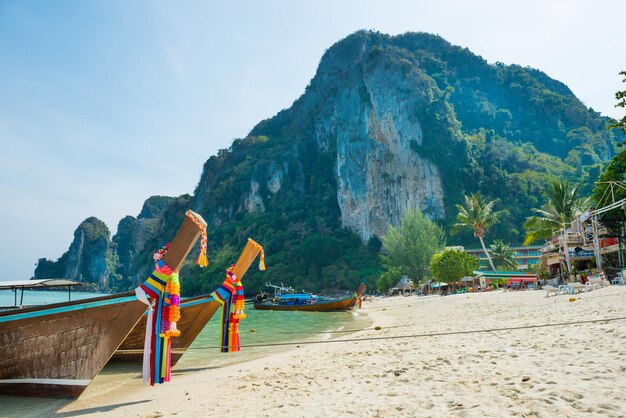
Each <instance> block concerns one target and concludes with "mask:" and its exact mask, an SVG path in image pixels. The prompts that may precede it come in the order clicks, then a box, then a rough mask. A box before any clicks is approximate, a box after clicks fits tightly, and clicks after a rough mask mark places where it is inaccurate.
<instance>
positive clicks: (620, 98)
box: [607, 71, 626, 134]
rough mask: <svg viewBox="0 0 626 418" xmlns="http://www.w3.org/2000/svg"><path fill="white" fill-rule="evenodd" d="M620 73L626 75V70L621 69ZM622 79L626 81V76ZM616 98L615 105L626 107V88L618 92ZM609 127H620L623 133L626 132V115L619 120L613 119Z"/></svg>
mask: <svg viewBox="0 0 626 418" xmlns="http://www.w3.org/2000/svg"><path fill="white" fill-rule="evenodd" d="M620 75H623V76H626V71H621V72H620ZM622 81H623V82H625V83H626V78H624V79H623V80H622ZM615 99H616V100H617V104H616V105H615V107H623V108H626V90H622V91H618V92H616V93H615ZM607 129H620V130H621V131H622V132H623V133H625V134H626V116H623V117H622V118H621V119H619V120H616V119H611V122H610V123H609V125H608V126H607Z"/></svg>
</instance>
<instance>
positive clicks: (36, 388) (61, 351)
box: [0, 292, 146, 398]
mask: <svg viewBox="0 0 626 418" xmlns="http://www.w3.org/2000/svg"><path fill="white" fill-rule="evenodd" d="M145 307H146V305H144V304H143V303H141V302H140V301H138V300H137V298H136V297H135V294H134V293H133V292H128V293H120V294H117V295H111V296H103V297H98V298H91V299H83V300H79V301H73V302H66V303H58V304H53V305H47V306H39V307H34V308H26V309H21V310H13V311H7V312H0V344H1V347H2V355H0V394H3V395H19V396H38V397H69V398H73V397H78V396H79V395H80V394H81V393H82V392H83V390H85V388H86V387H87V385H88V384H89V383H90V382H91V380H92V379H93V378H94V377H95V376H96V374H98V372H99V371H100V370H101V369H102V367H103V366H104V365H105V364H106V362H107V361H108V360H109V358H110V357H111V355H112V354H113V352H114V351H115V349H116V348H117V347H118V346H119V345H120V344H121V342H122V341H123V340H124V338H126V336H127V335H128V333H129V332H130V330H131V329H132V328H133V327H134V326H135V324H136V323H137V321H138V320H139V319H140V318H141V315H142V314H143V312H144V311H145Z"/></svg>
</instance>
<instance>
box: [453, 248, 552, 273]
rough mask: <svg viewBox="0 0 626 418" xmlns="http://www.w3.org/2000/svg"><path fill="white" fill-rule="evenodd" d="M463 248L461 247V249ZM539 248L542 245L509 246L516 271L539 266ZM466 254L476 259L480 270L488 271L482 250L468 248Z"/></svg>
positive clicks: (487, 263)
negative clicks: (513, 257)
mask: <svg viewBox="0 0 626 418" xmlns="http://www.w3.org/2000/svg"><path fill="white" fill-rule="evenodd" d="M461 248H463V247H461ZM541 248H542V245H511V249H512V250H514V251H515V261H517V269H518V270H528V269H530V268H532V267H533V266H537V265H539V264H541V254H542V253H541ZM464 251H465V252H466V253H468V254H471V255H473V256H475V257H478V260H479V261H480V269H481V270H489V269H490V267H489V261H487V256H486V255H485V252H484V251H483V250H482V248H469V249H467V250H464Z"/></svg>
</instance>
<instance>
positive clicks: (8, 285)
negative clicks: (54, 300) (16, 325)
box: [0, 279, 84, 309]
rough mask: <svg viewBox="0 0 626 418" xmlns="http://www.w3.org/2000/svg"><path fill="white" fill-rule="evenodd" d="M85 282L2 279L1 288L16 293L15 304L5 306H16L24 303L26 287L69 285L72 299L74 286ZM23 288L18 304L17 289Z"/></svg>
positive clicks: (42, 287)
mask: <svg viewBox="0 0 626 418" xmlns="http://www.w3.org/2000/svg"><path fill="white" fill-rule="evenodd" d="M82 284H84V283H80V282H76V281H74V280H69V279H39V280H11V281H0V290H12V291H13V292H14V293H15V302H14V303H15V306H13V307H3V309H5V308H16V307H18V306H22V304H23V303H24V289H47V288H52V287H61V286H64V287H65V286H67V299H68V300H71V299H72V291H71V289H72V286H79V285H82ZM18 290H21V291H22V292H21V296H20V304H19V305H18V304H17V291H18Z"/></svg>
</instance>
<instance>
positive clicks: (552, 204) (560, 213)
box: [524, 180, 582, 271]
mask: <svg viewBox="0 0 626 418" xmlns="http://www.w3.org/2000/svg"><path fill="white" fill-rule="evenodd" d="M579 187H580V186H572V184H571V183H570V182H569V181H566V182H563V181H556V180H555V181H553V182H552V184H551V185H550V187H548V188H547V189H546V190H544V196H545V198H546V204H545V205H544V207H543V209H533V212H535V213H536V215H533V216H529V217H528V218H526V222H524V229H525V230H526V238H525V239H524V245H528V244H531V243H532V242H534V241H537V240H539V239H550V238H551V237H553V236H554V235H555V234H558V233H560V234H562V235H563V238H564V239H563V240H562V241H563V247H564V251H565V260H566V264H567V270H568V271H569V270H570V260H569V251H568V249H567V239H566V238H567V237H565V233H566V231H567V228H569V227H570V226H571V225H572V221H573V220H574V219H575V218H576V217H577V216H578V215H580V213H581V208H582V202H581V200H580V199H579V198H578V190H579Z"/></svg>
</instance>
